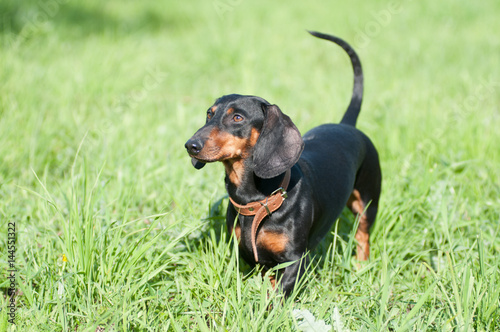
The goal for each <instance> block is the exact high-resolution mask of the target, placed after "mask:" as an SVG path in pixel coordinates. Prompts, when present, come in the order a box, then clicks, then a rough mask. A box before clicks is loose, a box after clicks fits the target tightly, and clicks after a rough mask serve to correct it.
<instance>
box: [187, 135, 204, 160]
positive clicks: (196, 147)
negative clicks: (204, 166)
mask: <svg viewBox="0 0 500 332" xmlns="http://www.w3.org/2000/svg"><path fill="white" fill-rule="evenodd" d="M184 146H185V147H186V150H187V152H188V153H189V154H190V155H192V156H196V155H197V154H198V153H200V151H201V149H203V144H202V143H201V142H200V141H198V140H195V139H190V140H189V141H187V142H186V144H185V145H184Z"/></svg>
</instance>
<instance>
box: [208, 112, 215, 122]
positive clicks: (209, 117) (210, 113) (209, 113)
mask: <svg viewBox="0 0 500 332" xmlns="http://www.w3.org/2000/svg"><path fill="white" fill-rule="evenodd" d="M213 115H214V114H213V113H212V111H211V110H208V111H207V119H209V120H210V119H211V118H212V116H213Z"/></svg>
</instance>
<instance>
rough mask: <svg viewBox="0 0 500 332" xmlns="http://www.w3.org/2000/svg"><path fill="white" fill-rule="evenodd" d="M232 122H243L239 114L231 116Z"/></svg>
mask: <svg viewBox="0 0 500 332" xmlns="http://www.w3.org/2000/svg"><path fill="white" fill-rule="evenodd" d="M233 120H234V122H240V121H243V117H242V116H241V115H239V114H235V115H234V116H233Z"/></svg>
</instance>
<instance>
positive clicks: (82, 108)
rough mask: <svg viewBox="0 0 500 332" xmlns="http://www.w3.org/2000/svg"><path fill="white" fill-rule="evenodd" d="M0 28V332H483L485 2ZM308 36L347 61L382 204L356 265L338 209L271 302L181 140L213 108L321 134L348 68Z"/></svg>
mask: <svg viewBox="0 0 500 332" xmlns="http://www.w3.org/2000/svg"><path fill="white" fill-rule="evenodd" d="M0 14H1V15H0V20H1V21H0V23H1V24H0V84H1V90H0V216H1V222H2V225H1V232H0V266H1V269H0V288H1V296H0V306H1V309H2V310H1V312H0V331H4V330H8V331H14V330H15V331H103V330H105V331H167V330H168V331H170V330H171V331H238V330H243V331H328V330H331V331H500V300H499V298H500V287H499V286H498V285H499V284H500V208H499V207H500V172H499V170H500V130H499V128H500V110H499V105H500V62H499V60H500V58H499V56H500V38H499V37H498V31H500V21H499V15H500V2H498V1H496V0H485V1H476V2H471V1H465V0H458V1H452V0H445V1H439V2H437V1H430V0H424V1H411V0H401V1H397V0H396V1H392V2H388V1H383V0H376V1H369V2H368V1H358V0H356V1H351V2H347V1H345V2H342V3H340V2H331V4H329V3H327V2H325V1H317V0H316V1H306V2H304V1H287V2H279V3H278V2H269V1H261V0H259V1H243V0H211V1H185V2H181V1H175V2H174V1H141V2H139V1H117V0H112V1H104V2H103V1H98V0H86V1H78V2H77V1H67V0H40V1H34V0H30V1H28V0H27V1H17V0H2V1H1V2H0ZM306 29H310V30H318V31H322V32H326V33H331V34H335V35H337V36H340V37H342V38H344V39H345V40H346V41H348V42H350V43H351V44H352V45H353V47H354V48H355V49H356V50H357V51H358V53H359V55H360V57H361V60H362V63H363V66H364V71H365V99H364V104H363V108H362V112H361V115H360V118H359V120H358V128H360V129H361V130H363V131H364V132H365V133H367V134H368V136H370V137H371V138H372V140H373V142H374V143H375V145H376V146H377V148H378V151H379V154H380V158H381V163H382V171H383V175H384V182H383V195H382V200H381V204H380V209H379V215H378V219H377V222H376V224H375V226H374V228H373V230H372V245H371V248H372V251H371V253H372V256H371V259H370V261H369V262H368V263H367V264H363V265H362V266H357V265H358V264H357V263H356V261H355V260H354V259H353V258H352V248H353V247H354V246H355V243H354V242H353V223H354V222H355V221H354V219H353V217H352V216H351V215H350V213H344V214H343V215H342V217H341V218H340V220H339V221H338V222H337V223H336V226H335V227H334V228H333V229H332V230H331V234H330V235H329V236H327V238H326V239H325V240H324V241H323V242H322V244H321V246H320V247H319V248H318V249H317V250H316V251H315V252H313V253H312V255H313V257H314V259H313V265H314V266H313V267H311V269H310V270H309V272H308V275H307V278H306V281H305V285H304V287H301V288H300V290H299V291H298V292H297V293H296V294H294V296H293V298H292V299H290V300H288V301H286V302H284V303H283V301H282V299H281V297H280V296H279V295H277V294H275V293H273V292H272V291H271V286H270V284H269V282H268V281H267V280H263V279H262V278H261V277H260V272H259V271H256V270H251V269H250V268H249V267H248V266H247V265H246V264H245V263H244V262H243V261H241V260H238V259H237V257H238V253H237V247H235V246H234V245H233V243H232V242H231V241H229V238H230V235H231V234H228V233H227V231H226V229H225V222H224V211H225V206H226V204H227V199H226V196H225V190H224V183H223V182H224V181H223V178H224V174H223V167H222V166H221V165H216V164H214V165H208V166H207V167H205V168H204V169H203V170H201V171H196V170H195V169H194V168H192V167H191V163H190V158H189V157H188V156H187V154H186V152H185V149H184V146H183V145H184V142H185V141H186V140H187V139H188V138H189V137H190V136H191V135H192V134H193V133H194V132H195V130H196V129H197V128H198V127H200V126H201V125H202V124H203V123H204V116H205V110H206V109H207V108H208V106H210V105H211V104H212V103H213V101H214V100H215V99H216V98H218V97H220V96H221V95H223V94H227V93H241V94H253V95H258V96H261V97H263V98H265V99H267V100H269V101H270V102H272V103H276V104H278V105H279V106H280V108H281V109H282V110H283V111H284V112H285V113H287V114H288V115H290V117H291V118H292V119H293V120H294V122H295V123H296V124H297V126H298V128H299V129H300V130H301V132H302V133H305V132H306V131H307V130H308V129H310V128H312V127H314V126H316V125H318V124H321V123H324V122H337V121H339V120H340V118H341V116H342V114H343V112H344V110H345V109H346V106H347V104H348V102H349V98H350V94H351V88H352V72H351V68H350V64H349V60H348V58H347V56H346V55H345V54H344V53H343V51H342V50H341V49H340V48H339V47H336V46H333V45H332V44H329V43H327V42H324V41H319V40H317V39H315V38H313V37H311V36H309V35H308V34H307V33H306V32H305V30H306ZM9 223H10V226H12V225H13V224H14V225H15V232H12V231H9V230H8V227H9ZM12 233H14V234H15V238H16V241H15V246H10V248H9V245H8V244H9V243H8V242H9V240H11V239H12V236H13V235H9V234H12ZM14 249H15V251H14ZM14 256H15V262H14V263H12V264H11V263H9V261H11V260H12V258H13V257H14ZM12 268H14V269H15V270H16V271H15V272H13V273H14V275H15V277H16V280H17V283H16V287H15V292H16V296H15V298H14V299H15V303H14V304H15V308H16V311H15V316H16V320H15V322H16V327H15V328H14V326H13V325H12V324H11V323H10V322H9V320H10V319H11V316H9V313H10V308H9V304H10V298H9V292H10V291H9V289H10V279H8V277H9V276H10V275H11V272H10V270H11V269H12ZM309 325H310V326H309ZM308 326H309V327H308ZM311 326H314V327H315V329H312V327H311Z"/></svg>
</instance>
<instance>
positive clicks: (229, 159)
mask: <svg viewBox="0 0 500 332" xmlns="http://www.w3.org/2000/svg"><path fill="white" fill-rule="evenodd" d="M185 147H186V149H187V152H188V153H189V155H190V156H191V157H192V163H193V166H194V167H195V168H197V169H200V168H202V167H203V166H204V165H205V163H209V162H215V161H222V162H224V163H225V164H229V165H232V164H234V163H236V162H241V161H251V162H250V163H248V162H246V163H245V165H247V167H252V169H253V172H254V173H255V174H256V175H257V176H258V177H261V178H264V179H268V178H272V177H275V176H278V175H279V174H281V173H283V172H284V171H286V170H287V169H289V168H290V167H292V166H293V165H294V164H295V163H296V162H297V161H298V159H299V157H300V154H301V153H302V150H303V148H304V142H303V141H302V137H301V135H300V132H299V130H298V129H297V127H296V126H295V125H294V123H293V122H292V120H290V118H289V117H288V116H286V115H285V114H283V113H282V112H281V110H280V109H279V107H278V106H276V105H271V104H269V103H268V102H267V101H266V100H264V99H262V98H259V97H255V96H242V95H235V94H232V95H227V96H223V97H221V98H219V99H217V100H216V101H215V104H214V105H213V106H211V107H210V108H209V109H208V110H207V118H206V123H205V125H204V126H203V127H201V128H200V129H199V130H198V131H197V132H196V133H195V134H194V135H193V137H191V138H190V139H189V140H188V141H187V142H186V144H185Z"/></svg>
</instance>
